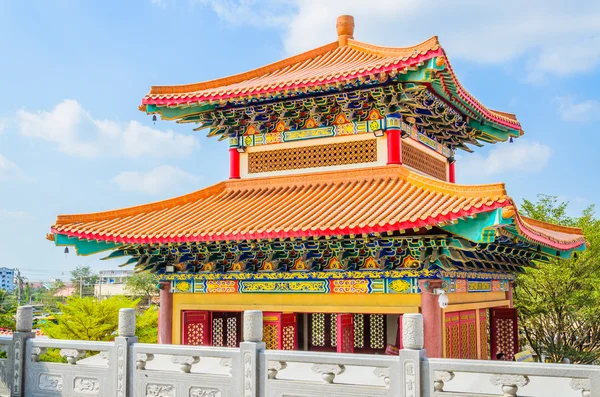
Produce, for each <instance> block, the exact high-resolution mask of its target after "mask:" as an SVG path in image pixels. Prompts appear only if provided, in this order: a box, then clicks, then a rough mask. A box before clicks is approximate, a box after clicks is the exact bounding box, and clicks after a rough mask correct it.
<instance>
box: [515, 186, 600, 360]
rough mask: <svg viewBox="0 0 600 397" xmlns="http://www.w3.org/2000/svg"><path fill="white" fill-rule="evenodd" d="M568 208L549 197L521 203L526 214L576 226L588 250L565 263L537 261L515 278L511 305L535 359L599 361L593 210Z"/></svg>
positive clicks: (599, 242)
mask: <svg viewBox="0 0 600 397" xmlns="http://www.w3.org/2000/svg"><path fill="white" fill-rule="evenodd" d="M567 209H568V203H565V202H559V201H558V199H557V198H556V197H553V196H547V195H540V196H538V200H537V202H530V201H527V200H525V201H524V204H523V206H522V211H523V213H524V214H525V215H526V216H529V217H532V218H535V219H539V220H542V221H546V222H551V223H559V224H562V225H567V226H574V227H579V228H581V229H582V230H583V233H584V234H585V236H586V239H587V241H588V242H589V247H588V249H587V250H586V251H585V252H583V253H579V255H577V256H576V257H574V258H572V259H570V260H552V261H550V262H549V263H536V265H537V267H536V268H529V269H527V270H526V271H525V273H523V274H520V275H519V276H518V277H517V282H516V288H515V302H516V306H517V308H518V309H519V322H520V326H521V329H522V330H523V332H524V334H525V337H526V338H527V342H528V343H529V345H530V346H531V347H532V348H533V350H535V352H536V353H537V354H538V356H539V357H541V355H542V354H543V355H545V356H546V357H547V358H548V359H550V360H551V361H553V362H562V361H563V359H564V358H568V359H569V360H570V361H571V362H572V363H582V364H589V363H595V362H598V360H599V359H600V250H599V249H600V220H599V219H598V218H596V217H595V215H594V207H593V206H590V207H588V208H586V209H585V210H584V211H583V212H582V214H581V215H580V216H579V217H570V216H568V214H567Z"/></svg>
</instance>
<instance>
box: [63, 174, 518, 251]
mask: <svg viewBox="0 0 600 397" xmlns="http://www.w3.org/2000/svg"><path fill="white" fill-rule="evenodd" d="M509 203H510V201H509V199H508V197H507V196H506V192H505V190H504V186H503V185H501V184H496V185H480V186H461V185H454V184H451V183H446V182H442V181H438V180H434V179H431V178H427V177H424V176H421V175H418V174H415V173H413V172H411V171H409V170H407V169H406V168H404V167H402V166H384V167H373V168H366V169H362V170H357V171H353V172H348V171H332V172H322V173H312V174H299V175H294V176H282V177H269V178H256V179H251V180H240V181H228V182H222V183H220V184H217V185H214V186H212V187H208V188H206V189H202V190H200V191H198V192H195V193H192V194H189V195H186V196H181V197H178V198H175V199H171V200H166V201H163V202H158V203H153V204H148V205H145V206H138V207H133V208H127V209H121V210H115V211H108V212H104V213H97V214H83V215H61V216H59V217H58V219H57V222H56V224H55V225H54V226H52V229H51V230H52V233H54V234H55V235H65V236H67V237H73V238H78V239H82V240H95V241H107V242H113V243H134V244H149V243H160V244H165V243H183V242H199V241H230V240H257V239H268V238H303V237H312V236H333V235H352V234H368V233H384V232H392V231H396V230H407V229H414V228H423V227H431V226H437V225H440V224H443V223H446V222H451V221H454V220H456V219H459V218H463V217H468V216H472V215H474V214H478V213H481V212H489V211H493V210H495V209H498V208H500V207H503V206H505V205H508V204H509Z"/></svg>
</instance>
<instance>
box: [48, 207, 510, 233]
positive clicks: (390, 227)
mask: <svg viewBox="0 0 600 397" xmlns="http://www.w3.org/2000/svg"><path fill="white" fill-rule="evenodd" d="M508 204H509V201H508V200H502V202H496V203H494V204H491V205H486V204H483V205H481V206H479V207H475V206H473V207H471V208H469V209H468V210H461V211H457V212H450V213H448V214H445V215H444V214H439V215H437V216H433V217H427V218H425V219H416V220H415V221H405V222H395V223H388V224H385V225H372V226H364V227H345V228H334V229H308V230H288V231H273V232H262V233H236V234H212V235H197V236H193V235H192V236H177V237H128V236H125V237H120V236H119V237H117V236H114V237H113V236H107V235H102V236H101V235H100V234H97V233H83V232H70V231H62V230H60V228H56V227H52V228H51V231H52V233H55V234H63V235H66V236H69V237H76V238H79V239H87V240H97V241H110V242H114V243H129V244H152V243H161V244H165V243H187V242H199V241H230V240H255V239H267V238H296V237H311V236H335V235H348V234H364V233H384V232H390V231H396V230H407V229H413V228H421V227H426V226H435V225H437V224H440V223H444V222H448V221H453V220H456V219H459V218H462V217H467V216H471V215H475V214H478V213H481V212H488V211H493V210H495V209H497V208H501V207H504V206H506V205H508Z"/></svg>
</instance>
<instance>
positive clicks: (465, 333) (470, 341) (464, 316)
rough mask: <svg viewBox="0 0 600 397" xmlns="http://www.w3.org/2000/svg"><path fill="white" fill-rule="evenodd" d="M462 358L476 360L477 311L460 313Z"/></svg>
mask: <svg viewBox="0 0 600 397" xmlns="http://www.w3.org/2000/svg"><path fill="white" fill-rule="evenodd" d="M459 316H460V320H459V321H460V358H463V359H472V360H476V359H477V358H478V357H477V315H476V312H475V310H466V311H462V312H460V315H459Z"/></svg>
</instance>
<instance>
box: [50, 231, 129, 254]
mask: <svg viewBox="0 0 600 397" xmlns="http://www.w3.org/2000/svg"><path fill="white" fill-rule="evenodd" d="M54 244H55V245H57V246H59V247H61V246H68V247H75V252H76V253H77V255H79V256H88V255H93V254H97V253H99V252H104V251H109V250H113V249H115V248H117V247H119V246H121V245H122V244H120V243H111V242H105V241H90V240H80V239H78V238H76V237H69V236H66V235H64V234H56V235H55V236H54Z"/></svg>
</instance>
